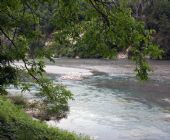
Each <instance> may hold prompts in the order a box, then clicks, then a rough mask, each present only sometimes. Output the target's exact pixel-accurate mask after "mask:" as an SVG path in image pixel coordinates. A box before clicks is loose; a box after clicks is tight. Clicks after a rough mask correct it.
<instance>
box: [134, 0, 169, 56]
mask: <svg viewBox="0 0 170 140" xmlns="http://www.w3.org/2000/svg"><path fill="white" fill-rule="evenodd" d="M131 6H132V9H133V14H134V16H135V17H136V18H137V19H141V20H143V21H144V22H145V24H146V28H147V29H154V30H155V31H156V32H155V33H154V42H155V43H156V44H158V45H159V46H160V47H161V48H162V49H163V50H164V51H165V54H164V57H165V58H169V59H170V10H169V9H170V1H169V0H133V1H131Z"/></svg>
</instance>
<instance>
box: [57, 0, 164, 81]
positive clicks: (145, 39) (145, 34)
mask: <svg viewBox="0 0 170 140" xmlns="http://www.w3.org/2000/svg"><path fill="white" fill-rule="evenodd" d="M61 2H62V4H61V7H59V9H58V13H57V15H56V16H55V18H54V19H55V20H54V22H55V23H56V24H57V23H59V24H57V26H58V28H57V29H56V32H55V33H54V36H55V43H54V46H55V47H57V51H58V55H63V54H64V55H65V56H73V57H76V56H80V57H83V58H89V57H95V58H96V57H97V58H98V57H102V58H114V57H115V55H116V54H117V53H118V52H121V51H126V50H127V49H130V51H131V52H132V60H134V61H135V63H136V72H137V77H139V78H140V79H142V80H147V79H148V72H149V71H150V68H149V65H148V63H147V61H146V56H148V55H150V56H151V57H156V58H157V57H160V56H161V54H162V50H160V49H159V47H158V46H157V45H156V44H155V43H152V34H153V31H152V30H146V29H145V24H144V23H143V22H141V21H138V20H136V19H135V18H134V17H133V16H132V13H131V9H130V8H128V2H127V1H124V0H122V1H119V2H117V1H115V2H109V1H107V2H101V1H93V0H87V1H86V0H84V1H82V0H78V1H76V3H74V4H71V3H72V1H67V2H66V1H61ZM63 5H64V6H63ZM60 13H62V14H60Z"/></svg>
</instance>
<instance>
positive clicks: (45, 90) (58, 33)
mask: <svg viewBox="0 0 170 140" xmlns="http://www.w3.org/2000/svg"><path fill="white" fill-rule="evenodd" d="M126 5H127V4H126V1H124V0H122V1H110V0H108V1H100V0H76V1H75V0H27V1H24V0H1V3H0V37H1V42H0V46H1V48H0V49H1V53H0V81H1V82H0V93H1V94H4V93H6V90H5V88H6V86H8V85H10V84H12V85H15V86H20V87H21V88H22V89H23V90H28V89H29V87H28V84H25V83H23V77H22V73H23V72H24V73H27V76H28V77H29V78H31V79H32V82H34V83H35V84H38V85H39V90H40V91H41V95H43V96H45V98H44V100H45V102H46V103H47V105H48V104H50V105H49V107H50V106H51V103H53V106H52V107H54V108H55V109H56V110H57V111H60V110H62V109H63V108H64V109H65V107H66V106H67V102H68V100H69V99H70V98H72V95H71V93H70V92H69V91H67V90H66V89H65V88H64V87H62V86H58V85H54V83H53V82H52V81H51V80H49V79H48V78H46V76H44V75H45V71H44V66H45V65H44V61H43V59H44V58H47V59H50V60H51V61H52V57H51V56H52V54H53V51H51V49H53V48H52V47H51V46H49V45H48V46H47V45H45V44H46V41H47V40H48V39H49V35H51V33H53V31H55V33H53V34H55V38H56V39H55V41H56V43H55V46H56V45H60V46H63V47H67V46H68V47H74V48H76V49H75V53H76V51H77V48H78V49H82V50H83V51H85V50H86V48H88V50H93V49H94V48H97V50H99V51H100V53H102V55H104V56H108V55H109V56H110V57H112V55H113V54H115V53H117V52H119V51H121V50H124V49H127V48H129V47H131V51H132V52H133V57H132V59H133V60H134V61H135V62H136V71H137V76H138V77H139V78H141V79H142V80H146V79H147V78H148V71H149V65H148V64H147V61H146V60H145V56H146V55H148V54H149V55H153V56H155V55H156V56H158V55H160V51H159V49H158V47H157V46H156V45H154V44H153V43H152V42H151V34H152V31H149V30H145V28H144V23H142V22H139V21H136V20H135V19H134V18H133V17H132V16H131V10H130V9H129V8H128V7H127V6H126ZM46 14H47V15H46ZM44 15H45V16H44ZM46 23H49V24H50V25H51V26H53V28H52V30H48V31H49V32H47V30H46V29H47V28H44V27H46V25H49V24H46ZM51 26H50V27H51ZM37 46H38V49H35V47H37ZM32 50H33V53H32ZM88 52H89V51H87V53H88ZM20 60H22V62H23V63H24V66H23V67H22V68H21V67H17V66H15V62H16V61H20ZM54 108H52V109H54Z"/></svg>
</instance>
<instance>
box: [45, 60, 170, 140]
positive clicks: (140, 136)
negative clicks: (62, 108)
mask: <svg viewBox="0 0 170 140" xmlns="http://www.w3.org/2000/svg"><path fill="white" fill-rule="evenodd" d="M150 63H151V64H152V68H153V70H154V73H151V74H150V80H149V81H147V82H140V81H138V80H137V79H136V78H135V75H134V72H133V69H134V64H133V63H132V62H129V61H128V60H115V61H110V60H90V59H89V60H83V59H78V60H76V59H56V64H55V65H57V66H58V67H56V66H55V65H51V66H47V72H49V73H51V74H52V75H53V76H52V78H53V79H54V80H55V81H56V82H61V83H62V84H64V85H66V86H67V88H68V89H69V90H70V91H72V93H73V94H74V100H72V101H70V102H69V105H70V113H69V114H68V117H67V118H64V119H62V120H60V121H59V122H58V121H54V120H51V121H49V122H47V123H48V124H49V125H52V126H56V127H59V128H62V129H66V130H69V131H74V132H76V133H81V134H85V135H89V136H91V137H92V138H94V139H97V140H170V62H169V61H150Z"/></svg>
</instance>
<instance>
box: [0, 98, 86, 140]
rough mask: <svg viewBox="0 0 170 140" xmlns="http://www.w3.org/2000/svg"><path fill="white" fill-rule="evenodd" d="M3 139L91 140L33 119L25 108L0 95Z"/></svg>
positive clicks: (0, 126) (1, 135) (0, 124)
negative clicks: (25, 111)
mask: <svg viewBox="0 0 170 140" xmlns="http://www.w3.org/2000/svg"><path fill="white" fill-rule="evenodd" d="M0 139H1V140H89V138H88V137H85V136H78V135H76V134H74V133H70V132H67V131H63V130H60V129H57V128H51V127H48V126H47V125H46V124H45V123H42V122H40V121H37V120H32V118H31V117H29V116H28V115H27V114H25V113H24V111H23V110H21V109H20V108H17V107H16V106H14V105H13V104H12V103H11V102H10V101H9V100H7V99H6V98H5V97H0Z"/></svg>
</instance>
